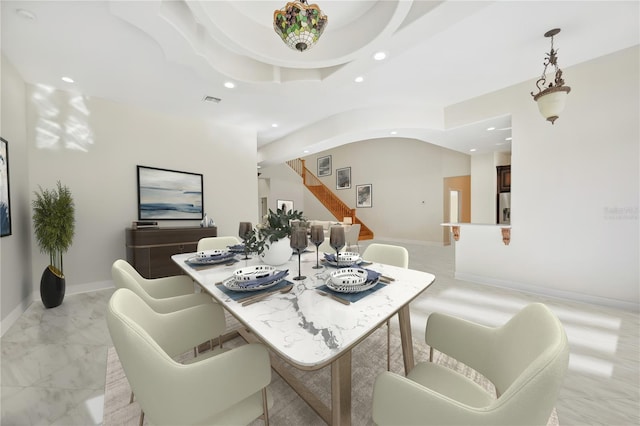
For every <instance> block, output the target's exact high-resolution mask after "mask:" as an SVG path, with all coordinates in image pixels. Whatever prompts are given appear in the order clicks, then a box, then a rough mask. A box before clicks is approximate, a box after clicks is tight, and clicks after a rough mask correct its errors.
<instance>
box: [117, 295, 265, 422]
mask: <svg viewBox="0 0 640 426" xmlns="http://www.w3.org/2000/svg"><path fill="white" fill-rule="evenodd" d="M215 308H217V305H201V306H195V307H192V308H189V309H184V310H181V311H178V312H173V313H170V314H159V313H157V312H155V311H153V310H152V309H151V308H150V307H149V306H147V305H146V303H144V301H143V300H142V299H140V298H139V297H138V296H137V295H136V294H135V293H133V292H132V291H130V290H128V289H118V290H116V291H115V293H114V294H113V295H112V296H111V299H110V301H109V304H108V306H107V325H108V328H109V333H110V335H111V339H112V341H113V345H114V347H115V349H116V352H117V354H118V357H119V360H120V362H121V364H122V368H123V370H124V372H125V375H126V377H127V380H128V382H129V384H130V385H131V389H132V390H133V392H135V398H136V400H137V401H138V403H139V404H140V408H141V409H142V410H143V411H144V413H145V417H146V418H148V419H149V420H150V421H151V422H152V423H153V424H157V425H177V424H180V425H191V424H208V425H214V424H222V425H228V424H238V425H240V424H249V423H251V422H252V421H253V420H254V419H255V418H257V417H259V416H260V415H262V414H263V413H264V407H265V402H264V401H263V397H268V395H267V394H266V393H262V390H263V389H265V390H266V386H267V385H268V384H269V383H270V381H271V368H270V361H269V353H268V351H267V350H266V348H264V346H263V345H261V344H248V345H243V346H241V347H238V348H235V349H232V350H230V351H228V352H224V353H220V354H218V355H215V356H212V357H202V359H201V360H197V361H196V362H193V363H188V364H180V363H179V362H177V361H175V360H174V359H172V354H170V353H168V352H167V350H166V346H173V345H175V341H176V340H180V339H182V340H188V339H187V338H188V337H189V334H191V333H192V331H191V328H192V327H190V323H191V322H193V321H194V320H198V319H199V322H203V321H209V322H212V321H215V320H216V318H214V317H215V316H216V315H213V316H212V315H211V314H216V313H217V312H216V311H217V310H219V311H220V312H219V314H221V315H222V316H224V313H223V311H222V309H221V308H219V307H218V309H215ZM217 316H219V315H217ZM187 320H190V321H187ZM189 343H192V342H189Z"/></svg>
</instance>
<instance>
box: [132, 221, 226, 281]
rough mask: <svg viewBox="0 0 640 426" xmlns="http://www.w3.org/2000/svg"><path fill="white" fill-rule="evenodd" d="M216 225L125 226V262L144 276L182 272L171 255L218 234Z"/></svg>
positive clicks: (185, 251) (191, 248)
mask: <svg viewBox="0 0 640 426" xmlns="http://www.w3.org/2000/svg"><path fill="white" fill-rule="evenodd" d="M217 236H218V232H217V228H216V227H210V228H159V229H132V228H127V229H125V239H126V249H127V261H128V262H129V263H130V264H131V265H132V266H133V267H134V268H135V269H136V271H138V272H139V273H140V275H142V276H143V277H145V278H160V277H167V276H171V275H179V274H182V269H181V268H180V267H178V265H176V264H175V262H174V261H173V260H171V256H173V255H174V254H180V253H191V252H194V251H196V248H197V246H198V241H199V240H200V239H201V238H205V237H217Z"/></svg>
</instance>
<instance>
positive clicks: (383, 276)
mask: <svg viewBox="0 0 640 426" xmlns="http://www.w3.org/2000/svg"><path fill="white" fill-rule="evenodd" d="M380 278H382V279H385V280H387V281H390V282H391V281H395V280H396V279H395V278H393V277H388V276H386V275H380Z"/></svg>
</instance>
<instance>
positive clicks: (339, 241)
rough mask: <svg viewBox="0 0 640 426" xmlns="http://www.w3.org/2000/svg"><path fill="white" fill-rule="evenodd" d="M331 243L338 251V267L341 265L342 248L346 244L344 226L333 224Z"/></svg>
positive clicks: (330, 235) (330, 236)
mask: <svg viewBox="0 0 640 426" xmlns="http://www.w3.org/2000/svg"><path fill="white" fill-rule="evenodd" d="M329 245H330V246H331V247H332V248H333V249H334V250H335V251H336V267H338V268H339V267H340V259H339V256H340V249H341V248H342V247H344V245H345V238H344V228H343V227H342V226H332V227H331V233H330V234H329Z"/></svg>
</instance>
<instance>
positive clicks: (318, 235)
mask: <svg viewBox="0 0 640 426" xmlns="http://www.w3.org/2000/svg"><path fill="white" fill-rule="evenodd" d="M311 242H312V243H313V244H315V246H316V266H314V267H313V269H320V268H322V266H320V261H319V260H318V249H319V248H320V244H322V243H323V242H324V228H323V226H322V225H311Z"/></svg>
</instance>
